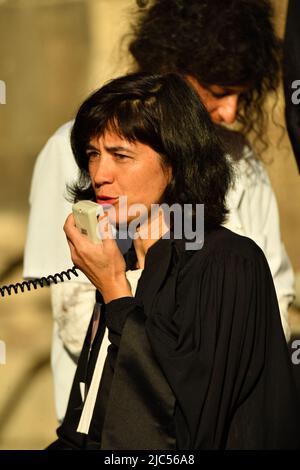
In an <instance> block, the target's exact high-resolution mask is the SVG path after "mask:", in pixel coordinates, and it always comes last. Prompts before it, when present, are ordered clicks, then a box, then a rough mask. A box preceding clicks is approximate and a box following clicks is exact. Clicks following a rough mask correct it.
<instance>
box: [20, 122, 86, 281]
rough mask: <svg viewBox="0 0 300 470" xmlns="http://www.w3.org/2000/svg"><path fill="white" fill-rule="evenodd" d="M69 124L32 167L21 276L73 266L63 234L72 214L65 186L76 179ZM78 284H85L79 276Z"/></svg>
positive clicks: (50, 141)
mask: <svg viewBox="0 0 300 470" xmlns="http://www.w3.org/2000/svg"><path fill="white" fill-rule="evenodd" d="M71 126H72V123H67V124H65V125H64V126H63V127H61V128H60V129H59V130H58V131H57V132H56V133H55V134H54V135H53V136H52V137H51V138H50V139H49V140H48V142H47V143H46V145H45V146H44V148H43V149H42V151H41V152H40V154H39V155H38V158H37V161H36V163H35V167H34V171H33V177H32V182H31V190H30V198H29V202H30V214H29V221H28V229H27V238H26V244H25V251H24V268H23V276H24V277H25V278H36V277H42V276H47V275H49V274H55V273H57V272H61V271H63V270H66V269H68V268H71V267H72V266H73V263H72V260H71V256H70V250H69V247H68V243H67V241H66V237H65V234H64V231H63V225H64V222H65V220H66V218H67V216H68V214H70V213H71V212H72V204H71V203H70V202H68V201H67V199H66V196H67V191H66V184H70V183H72V182H74V180H76V179H77V175H78V168H77V165H76V162H75V160H74V157H73V154H72V149H71V145H70V130H71ZM80 280H82V281H83V282H89V281H88V280H87V278H86V277H85V276H84V275H83V274H82V273H80Z"/></svg>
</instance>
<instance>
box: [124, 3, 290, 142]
mask: <svg viewBox="0 0 300 470" xmlns="http://www.w3.org/2000/svg"><path fill="white" fill-rule="evenodd" d="M149 4H150V7H149V8H147V9H145V8H143V9H141V10H138V11H137V17H136V18H135V24H134V26H133V34H134V37H133V39H132V40H131V42H130V45H129V50H130V52H131V54H132V56H133V57H134V59H135V62H136V66H137V70H140V71H143V72H148V73H165V72H176V73H179V74H182V75H191V76H193V77H194V78H196V79H197V80H198V81H199V82H200V83H201V84H203V85H219V86H224V87H226V86H244V85H246V86H248V87H249V88H248V91H247V92H246V93H244V94H242V95H241V97H240V100H239V108H238V114H237V121H238V122H239V123H240V130H241V132H242V133H244V134H245V135H246V134H248V133H253V134H254V141H255V140H256V141H259V142H260V143H261V144H262V145H260V147H262V148H266V147H267V142H266V139H265V135H266V134H265V131H266V125H267V120H268V115H267V113H266V112H264V111H263V104H264V101H265V98H266V96H267V94H268V92H274V93H275V96H276V100H277V87H278V84H279V78H280V77H279V75H280V74H279V72H280V58H281V42H280V40H279V39H278V38H277V37H276V35H275V32H274V28H273V25H272V19H273V10H272V6H271V3H270V1H269V0H156V1H154V2H150V3H149Z"/></svg>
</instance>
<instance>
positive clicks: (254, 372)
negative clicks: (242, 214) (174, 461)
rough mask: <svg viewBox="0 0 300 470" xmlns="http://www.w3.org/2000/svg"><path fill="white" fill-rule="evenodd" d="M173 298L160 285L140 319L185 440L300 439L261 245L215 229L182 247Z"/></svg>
mask: <svg viewBox="0 0 300 470" xmlns="http://www.w3.org/2000/svg"><path fill="white" fill-rule="evenodd" d="M175 295H176V306H175V309H174V311H173V312H172V311H170V310H169V309H166V307H165V306H166V305H168V304H169V303H170V301H169V297H170V290H169V286H168V283H165V285H164V286H162V288H161V290H160V292H159V295H158V296H157V297H156V300H155V303H154V304H153V305H152V311H151V313H150V314H149V317H148V319H147V322H146V331H147V335H148V338H149V342H150V344H151V347H152V350H153V351H154V354H155V356H156V358H157V360H158V362H159V364H160V367H161V368H162V370H163V372H164V374H165V376H166V378H167V380H168V383H169V385H170V387H171V389H172V391H173V393H174V395H175V397H176V400H177V409H176V425H177V446H178V447H179V448H184V449H215V448H218V449H219V448H232V449H288V448H300V442H299V433H298V432H297V426H298V423H299V403H298V397H297V394H296V388H295V384H294V380H293V376H292V369H291V363H290V358H289V355H288V349H287V345H286V342H285V338H284V334H283V330H282V326H281V321H280V314H279V309H278V303H277V298H276V293H275V289H274V285H273V280H272V276H271V273H270V270H269V267H268V264H267V261H266V259H265V256H264V254H263V252H262V251H261V250H260V248H259V247H258V246H257V245H256V244H255V243H254V242H253V241H252V240H250V239H248V238H245V237H241V236H238V235H236V234H233V233H232V232H230V231H229V230H226V229H220V230H217V231H215V232H214V233H212V234H211V235H208V236H207V237H206V240H205V243H204V247H203V249H202V250H200V251H198V252H195V253H191V252H185V251H184V250H183V251H182V252H181V263H180V267H179V269H178V277H177V283H176V294H175Z"/></svg>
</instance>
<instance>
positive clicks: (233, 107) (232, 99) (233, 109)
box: [218, 94, 239, 124]
mask: <svg viewBox="0 0 300 470" xmlns="http://www.w3.org/2000/svg"><path fill="white" fill-rule="evenodd" d="M238 101H239V95H238V94H235V95H228V96H226V97H224V98H223V100H222V104H220V106H219V108H218V114H219V116H220V120H221V121H222V122H225V123H226V124H232V123H233V122H234V121H235V119H236V114H237V109H238Z"/></svg>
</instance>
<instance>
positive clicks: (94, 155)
mask: <svg viewBox="0 0 300 470" xmlns="http://www.w3.org/2000/svg"><path fill="white" fill-rule="evenodd" d="M86 156H87V158H88V159H89V160H94V159H95V158H97V157H99V153H97V152H87V154H86Z"/></svg>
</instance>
